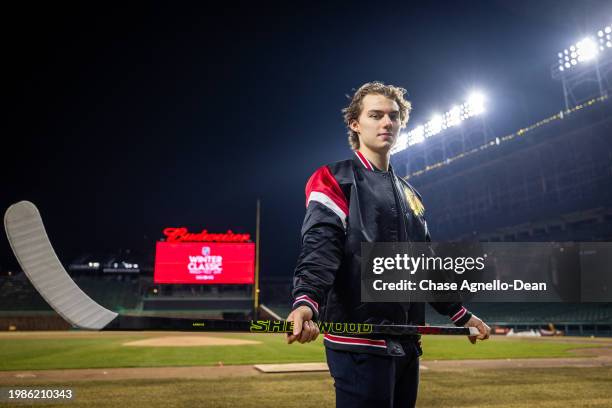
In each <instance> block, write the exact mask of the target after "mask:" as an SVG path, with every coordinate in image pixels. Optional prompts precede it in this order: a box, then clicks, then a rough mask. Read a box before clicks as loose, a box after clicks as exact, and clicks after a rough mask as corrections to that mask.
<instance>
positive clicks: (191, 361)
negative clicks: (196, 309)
mask: <svg viewBox="0 0 612 408" xmlns="http://www.w3.org/2000/svg"><path fill="white" fill-rule="evenodd" d="M194 336H195V337H198V336H200V337H202V336H204V337H208V338H210V337H219V338H222V339H223V338H228V339H242V340H250V341H255V342H257V343H256V344H246V345H240V346H225V345H217V346H191V347H184V344H183V343H188V340H189V343H192V339H193V338H194ZM143 339H157V340H162V341H163V339H168V340H169V343H165V344H164V346H156V347H149V346H147V347H142V346H128V345H126V343H130V342H134V341H139V340H143ZM181 339H184V340H181ZM158 344H159V343H158ZM594 346H596V345H595V344H593V343H589V342H586V341H585V342H584V343H581V342H572V343H566V342H563V341H551V342H538V341H530V340H527V339H509V338H494V339H492V340H489V341H486V342H479V343H478V344H477V345H472V344H471V343H470V342H469V341H468V340H467V339H466V338H465V337H463V336H461V337H453V336H424V337H423V349H424V351H425V353H424V355H423V360H424V361H427V360H447V359H491V358H536V357H549V358H554V357H572V356H573V354H572V353H571V352H570V351H569V350H572V349H578V348H585V347H594ZM323 361H325V356H324V348H323V345H322V339H321V337H319V339H317V341H316V342H313V343H310V344H297V343H296V344H293V345H287V344H286V341H285V338H284V336H283V335H281V334H230V333H222V334H220V333H214V334H212V333H207V334H194V333H164V332H152V333H151V332H145V333H117V332H82V331H70V332H14V333H11V332H5V333H0V370H46V369H70V368H104V367H165V366H206V365H219V364H223V365H238V364H262V363H300V362H323Z"/></svg>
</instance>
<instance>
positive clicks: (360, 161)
mask: <svg viewBox="0 0 612 408" xmlns="http://www.w3.org/2000/svg"><path fill="white" fill-rule="evenodd" d="M353 152H354V153H355V158H354V159H353V160H354V161H355V162H356V163H357V165H358V166H359V167H364V168H366V169H368V170H371V171H375V172H377V173H386V172H385V171H382V170H379V169H377V168H376V167H375V166H374V165H373V164H372V162H371V161H369V160H368V159H366V157H365V156H364V155H363V153H361V152H360V151H358V150H354V151H353ZM389 171H390V172H393V169H392V167H391V163H389Z"/></svg>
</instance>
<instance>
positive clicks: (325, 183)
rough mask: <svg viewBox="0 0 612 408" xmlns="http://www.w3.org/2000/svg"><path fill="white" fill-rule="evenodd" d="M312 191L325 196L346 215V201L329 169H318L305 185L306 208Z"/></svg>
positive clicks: (324, 167)
mask: <svg viewBox="0 0 612 408" xmlns="http://www.w3.org/2000/svg"><path fill="white" fill-rule="evenodd" d="M313 191H316V192H319V193H323V194H325V195H326V196H328V197H329V198H330V199H331V200H332V201H333V202H334V204H336V205H337V206H338V207H339V208H340V209H341V210H342V211H344V214H348V201H347V200H346V197H345V196H344V193H343V192H342V189H341V188H340V184H338V181H336V178H335V177H334V176H333V175H332V174H331V171H329V167H327V166H322V167H319V169H318V170H317V171H315V172H314V174H313V175H312V176H310V179H309V180H308V183H306V206H308V197H310V193H312V192H313Z"/></svg>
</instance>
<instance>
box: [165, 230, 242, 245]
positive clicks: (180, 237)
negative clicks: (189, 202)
mask: <svg viewBox="0 0 612 408" xmlns="http://www.w3.org/2000/svg"><path fill="white" fill-rule="evenodd" d="M164 235H165V236H166V242H250V241H251V234H234V233H233V232H232V231H231V230H228V231H227V232H226V233H222V234H211V233H209V232H208V231H207V230H202V232H196V233H193V232H189V231H187V228H184V227H181V228H166V229H164Z"/></svg>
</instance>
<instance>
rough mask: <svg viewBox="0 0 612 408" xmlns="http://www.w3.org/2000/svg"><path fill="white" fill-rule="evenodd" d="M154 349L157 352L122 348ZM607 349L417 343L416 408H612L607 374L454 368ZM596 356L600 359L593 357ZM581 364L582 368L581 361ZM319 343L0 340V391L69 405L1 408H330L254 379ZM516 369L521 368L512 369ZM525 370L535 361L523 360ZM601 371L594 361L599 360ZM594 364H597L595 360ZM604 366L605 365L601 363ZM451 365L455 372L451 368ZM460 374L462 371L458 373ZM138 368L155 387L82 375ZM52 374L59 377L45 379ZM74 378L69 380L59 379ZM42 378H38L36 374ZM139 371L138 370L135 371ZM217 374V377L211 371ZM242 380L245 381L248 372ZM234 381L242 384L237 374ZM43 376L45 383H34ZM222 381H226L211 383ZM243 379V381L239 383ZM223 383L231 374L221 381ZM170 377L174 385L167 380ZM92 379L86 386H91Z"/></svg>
mask: <svg viewBox="0 0 612 408" xmlns="http://www.w3.org/2000/svg"><path fill="white" fill-rule="evenodd" d="M202 338H206V339H208V341H209V342H210V341H212V340H214V341H215V342H217V343H223V341H222V340H223V339H234V340H247V341H256V342H257V343H255V344H243V345H235V346H229V345H216V346H210V345H207V346H189V347H185V345H186V344H197V340H198V339H202ZM142 340H147V341H151V340H153V342H154V344H156V346H144V347H143V346H134V345H126V344H127V343H132V342H134V341H142ZM611 346H612V340H610V339H608V340H605V339H601V340H599V339H594V340H593V339H576V338H574V339H563V338H561V339H520V338H507V337H493V338H492V339H491V340H489V341H486V342H479V343H478V344H477V345H472V344H471V343H469V342H468V341H467V339H466V338H464V337H453V336H424V337H423V348H424V349H425V355H424V358H423V360H422V363H421V365H422V367H423V370H422V371H421V386H420V389H419V399H418V404H417V405H418V406H419V407H476V408H480V407H482V408H484V407H487V408H489V407H491V406H495V407H496V408H500V407H503V408H505V407H507V408H511V407H512V408H514V407H531V406H537V407H544V408H552V407H568V406H572V407H574V406H576V407H577V406H579V407H611V406H612V386H611V384H612V365H610V364H607V363H606V364H602V365H601V366H599V365H598V364H599V363H597V364H594V365H593V366H590V367H583V366H580V364H578V365H577V366H575V367H539V368H538V367H527V366H521V367H514V368H499V366H498V367H495V368H474V366H470V365H469V364H466V363H467V362H462V361H457V360H462V359H486V360H482V361H491V360H490V359H498V360H496V361H500V362H504V360H509V359H517V358H528V359H534V358H542V357H546V358H562V359H566V360H567V359H568V357H569V360H572V361H575V360H578V359H575V358H573V357H578V354H582V357H583V360H582V361H584V353H578V354H575V353H574V352H573V351H572V350H576V349H585V348H594V347H605V348H608V349H609V348H610V347H611ZM601 350H604V349H601ZM587 359H588V358H587ZM434 360H438V362H439V361H443V360H455V361H457V363H458V364H459V367H455V368H454V369H451V370H447V369H436V368H435V366H436V362H435V361H434ZM322 361H324V349H323V345H322V341H321V340H318V341H317V342H315V343H312V344H306V345H299V344H295V345H287V344H286V343H285V339H284V336H283V335H270V334H229V333H223V334H220V333H218V334H209V333H207V334H198V333H195V334H194V333H169V332H143V333H117V332H115V333H113V332H79V331H70V332H12V333H11V332H3V333H2V332H0V377H1V378H0V380H1V381H0V387H1V388H3V389H5V390H6V389H7V388H11V387H14V388H18V389H45V388H46V389H49V388H55V389H57V388H63V389H66V388H70V389H72V390H73V391H74V393H75V400H74V401H72V402H70V403H68V402H57V403H48V402H44V403H41V402H36V403H34V404H32V405H28V404H27V403H26V404H24V403H15V402H2V401H0V407H16V406H45V407H66V406H74V407H117V406H123V407H146V408H156V407H164V408H166V407H170V408H174V407H192V406H198V407H240V408H264V407H279V406H282V407H283V408H292V407H295V408H298V407H299V408H308V407H313V408H315V407H316V408H321V407H331V406H334V390H333V380H332V379H331V378H330V376H329V374H328V373H327V372H314V373H292V374H259V373H257V372H256V371H255V370H253V369H252V368H251V366H237V367H235V369H237V370H238V371H231V370H234V368H231V367H228V366H231V365H250V364H257V363H260V364H261V363H283V362H287V363H296V362H322ZM521 361H524V360H521ZM530 361H534V360H530ZM598 361H600V360H598ZM601 361H603V360H601ZM606 361H608V360H606ZM221 364H222V365H223V366H224V368H216V367H208V368H206V370H207V372H209V373H210V374H209V375H207V376H206V377H197V378H196V377H194V376H174V375H165V376H164V375H163V372H164V371H166V372H168V370H170V369H164V367H177V366H185V367H190V368H189V370H198V368H197V367H194V366H218V365H221ZM453 364H454V363H453ZM464 364H465V365H464ZM117 367H150V368H144V370H146V372H147V373H150V372H151V371H152V370H157V372H158V373H159V372H160V370H161V372H162V375H161V376H160V377H150V378H143V376H142V374H139V376H137V377H133V378H132V377H130V378H124V379H117V378H112V379H111V377H112V376H110V375H109V376H106V375H100V374H102V373H103V374H106V371H104V370H98V371H97V376H96V377H87V376H84V374H83V372H84V371H86V370H78V369H83V368H104V369H107V368H108V369H109V371H112V368H117ZM53 369H60V371H48V370H53ZM68 369H76V370H68ZM226 369H228V370H230V371H224V370H226ZM37 370H42V371H37ZM135 370H142V369H135ZM215 370H216V371H215ZM249 370H250V372H247V371H249ZM239 371H240V373H242V374H239ZM45 372H47V373H48V374H47V375H46V376H43V375H42V374H41V373H45ZM222 372H225V373H226V374H223V375H221V374H219V373H222ZM245 372H246V374H245ZM227 373H230V374H227ZM166 377H174V378H166ZM93 378H95V379H93Z"/></svg>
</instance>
